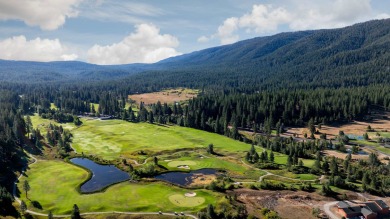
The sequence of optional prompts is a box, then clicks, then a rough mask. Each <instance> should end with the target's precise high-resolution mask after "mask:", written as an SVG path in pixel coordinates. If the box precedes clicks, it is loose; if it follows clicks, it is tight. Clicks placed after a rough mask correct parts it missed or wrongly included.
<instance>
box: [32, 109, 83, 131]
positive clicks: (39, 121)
mask: <svg viewBox="0 0 390 219" xmlns="http://www.w3.org/2000/svg"><path fill="white" fill-rule="evenodd" d="M30 118H31V122H32V124H33V127H34V129H36V128H38V129H39V130H40V131H41V134H42V135H45V134H46V128H47V127H48V125H49V124H50V123H51V124H54V125H57V126H60V125H61V126H62V127H63V128H64V129H69V130H72V129H74V128H76V126H75V125H74V124H73V123H58V122H56V121H54V120H50V119H43V118H42V117H40V116H39V115H38V114H35V115H34V116H30Z"/></svg>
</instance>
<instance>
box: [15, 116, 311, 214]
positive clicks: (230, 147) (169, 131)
mask: <svg viewBox="0 0 390 219" xmlns="http://www.w3.org/2000/svg"><path fill="white" fill-rule="evenodd" d="M31 121H32V124H33V127H34V128H38V129H39V130H40V132H41V133H47V132H50V131H51V130H50V129H49V127H50V124H53V125H56V126H60V125H61V126H62V127H63V128H64V129H66V130H69V131H70V132H71V135H72V137H71V147H72V149H73V150H74V151H73V152H70V153H69V154H68V155H67V156H66V157H68V158H66V159H58V158H61V157H54V159H53V156H46V155H45V153H47V151H49V152H50V151H51V150H46V149H44V150H43V151H44V153H43V154H42V155H40V157H38V161H37V162H36V163H35V164H34V165H31V166H30V169H28V170H27V172H26V176H23V177H22V178H21V179H20V181H19V183H18V185H17V186H18V190H19V191H20V199H21V200H23V201H24V202H25V203H26V204H27V207H28V209H29V210H32V211H35V212H42V213H47V212H49V211H51V212H52V213H53V214H56V215H62V214H69V213H70V212H71V211H72V206H73V205H74V204H77V206H78V207H79V209H80V212H110V211H118V212H159V211H164V212H187V213H193V214H195V213H196V212H199V211H201V210H204V209H205V208H206V207H207V206H208V205H210V204H211V205H213V206H229V205H230V202H231V201H232V200H231V198H227V197H226V196H225V194H224V193H223V190H224V189H225V188H233V187H235V186H238V185H243V183H244V185H246V186H249V185H250V184H254V183H258V182H259V181H261V180H262V178H264V177H265V176H266V177H268V178H269V177H274V178H275V179H278V178H280V179H282V180H289V179H290V180H292V181H293V182H294V183H295V182H300V181H301V180H310V181H314V180H315V179H316V178H318V177H317V176H315V175H312V174H294V173H292V172H289V171H287V170H285V169H280V170H269V171H267V170H261V169H258V168H256V166H255V165H253V164H252V163H250V162H248V161H247V160H245V155H246V154H247V153H248V151H249V150H250V149H251V145H250V144H247V143H244V142H240V141H237V140H233V139H231V138H228V137H226V136H222V135H218V134H215V133H210V132H206V131H201V130H197V129H192V128H186V127H181V126H176V125H161V124H150V123H145V122H140V123H132V122H127V121H123V120H116V119H109V120H102V119H98V118H90V117H83V118H81V121H82V125H80V126H76V125H74V124H73V123H66V124H59V123H57V122H55V121H53V120H48V119H42V118H41V117H39V116H38V115H35V116H31ZM42 141H44V142H45V143H46V142H47V140H46V139H45V138H43V139H42ZM46 144H47V143H46ZM211 144H212V148H213V151H212V152H211V153H210V151H209V149H208V148H210V145H211ZM256 148H257V149H256V150H258V153H262V152H267V153H270V152H271V151H270V150H269V149H265V148H260V147H258V146H256ZM274 156H275V164H276V165H281V166H283V165H285V163H286V162H287V157H288V156H287V155H285V154H281V153H277V152H275V153H274ZM75 157H76V158H78V159H80V158H81V159H82V158H83V157H85V158H87V159H90V160H91V161H93V162H97V163H99V164H103V165H104V164H114V165H115V166H116V167H118V168H119V169H121V171H125V173H128V174H130V175H131V178H132V179H135V180H127V181H124V182H121V181H117V183H114V184H113V185H109V186H107V187H103V190H101V191H100V190H96V191H98V192H93V193H90V194H82V193H81V192H80V187H81V186H82V185H83V184H84V183H85V182H87V181H88V180H89V179H90V178H91V176H92V175H91V172H89V171H88V170H87V169H88V168H87V169H85V168H82V167H80V166H77V165H74V164H72V163H71V162H70V161H69V160H68V159H70V158H75ZM62 158H64V157H62ZM70 160H72V159H70ZM302 161H303V165H304V166H305V167H306V168H308V167H310V166H311V165H313V162H314V160H310V159H302ZM208 170H211V171H215V172H213V173H211V174H203V173H202V172H203V171H206V172H207V171H208ZM192 171H195V172H194V173H193V174H192ZM183 172H186V173H189V174H190V175H191V174H192V176H191V178H190V179H187V178H183V179H181V180H185V181H184V182H190V183H176V182H174V181H170V180H164V179H162V178H159V177H158V176H159V175H164V174H168V173H170V174H173V175H175V177H178V176H181V175H183V174H182V173H183ZM175 173H179V174H175ZM184 175H185V174H184ZM278 176H279V177H278ZM107 177H109V176H107ZM25 180H28V183H29V185H30V187H31V189H30V190H29V191H28V192H27V195H26V193H25V191H24V189H23V185H24V181H25ZM122 181H123V180H122ZM180 182H182V181H180ZM212 183H214V185H213V186H214V187H211V184H212ZM225 183H226V184H225ZM218 186H219V188H218ZM203 188H205V189H203ZM206 188H207V189H206ZM211 188H213V189H211ZM217 191H218V192H217Z"/></svg>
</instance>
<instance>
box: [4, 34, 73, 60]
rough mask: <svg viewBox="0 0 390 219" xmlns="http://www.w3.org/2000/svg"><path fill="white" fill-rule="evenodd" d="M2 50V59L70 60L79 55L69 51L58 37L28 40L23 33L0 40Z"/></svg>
mask: <svg viewBox="0 0 390 219" xmlns="http://www.w3.org/2000/svg"><path fill="white" fill-rule="evenodd" d="M0 51H1V52H0V59H6V60H28V61H58V60H61V61H69V60H75V59H77V57H78V56H77V55H76V54H72V53H69V51H68V49H67V47H65V46H63V45H62V44H61V42H60V41H59V40H58V39H54V40H50V39H41V38H36V39H33V40H27V39H26V37H25V36H23V35H21V36H15V37H12V38H8V39H5V40H2V41H0Z"/></svg>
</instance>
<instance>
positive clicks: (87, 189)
mask: <svg viewBox="0 0 390 219" xmlns="http://www.w3.org/2000/svg"><path fill="white" fill-rule="evenodd" d="M70 161H71V162H72V163H74V164H77V165H80V166H83V167H85V168H87V169H89V170H90V171H91V172H92V177H91V179H89V180H88V181H87V182H85V183H84V184H83V185H81V188H80V190H81V192H83V193H91V192H97V191H99V190H101V189H103V188H104V187H107V186H109V185H111V184H114V183H118V182H122V181H125V180H128V179H130V176H129V174H128V173H126V172H124V171H122V170H120V169H118V168H116V167H115V166H114V165H101V164H97V163H95V162H93V161H92V160H89V159H87V158H73V159H71V160H70Z"/></svg>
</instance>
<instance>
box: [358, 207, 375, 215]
mask: <svg viewBox="0 0 390 219" xmlns="http://www.w3.org/2000/svg"><path fill="white" fill-rule="evenodd" d="M361 212H362V214H363V215H364V216H365V217H366V216H368V215H371V214H375V215H376V213H375V212H372V211H371V210H370V209H368V208H366V207H363V208H362V209H361Z"/></svg>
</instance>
